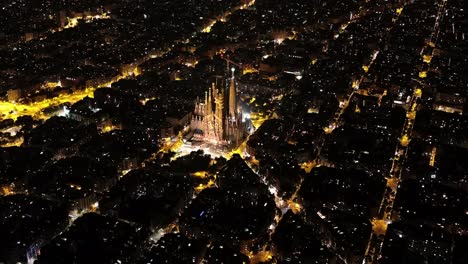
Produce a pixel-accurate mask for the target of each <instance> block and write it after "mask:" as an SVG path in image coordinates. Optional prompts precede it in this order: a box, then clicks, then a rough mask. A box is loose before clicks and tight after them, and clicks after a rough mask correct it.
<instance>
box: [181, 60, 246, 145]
mask: <svg viewBox="0 0 468 264" xmlns="http://www.w3.org/2000/svg"><path fill="white" fill-rule="evenodd" d="M221 86H224V85H221ZM224 91H225V89H224V87H217V85H216V84H215V83H212V86H211V88H208V91H206V92H205V100H204V101H203V102H202V101H200V100H199V99H197V102H196V103H195V110H194V113H193V116H192V120H191V122H190V128H191V129H192V131H195V134H194V139H195V140H198V141H204V142H208V143H212V144H216V145H223V146H237V145H239V144H240V143H241V142H242V140H243V139H245V138H246V136H247V134H248V130H249V126H250V124H249V122H248V120H244V119H243V117H242V111H241V107H240V106H239V104H238V100H237V93H236V84H235V78H234V69H232V76H231V79H230V82H229V94H228V96H227V97H226V95H225V92H224ZM226 104H227V108H225V107H224V106H225V105H226Z"/></svg>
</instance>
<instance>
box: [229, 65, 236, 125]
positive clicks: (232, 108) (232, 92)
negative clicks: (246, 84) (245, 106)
mask: <svg viewBox="0 0 468 264" xmlns="http://www.w3.org/2000/svg"><path fill="white" fill-rule="evenodd" d="M234 71H235V69H234V68H232V69H231V72H232V76H231V83H230V85H229V115H230V116H231V117H232V118H234V117H235V116H236V114H237V101H236V84H235V78H234Z"/></svg>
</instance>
